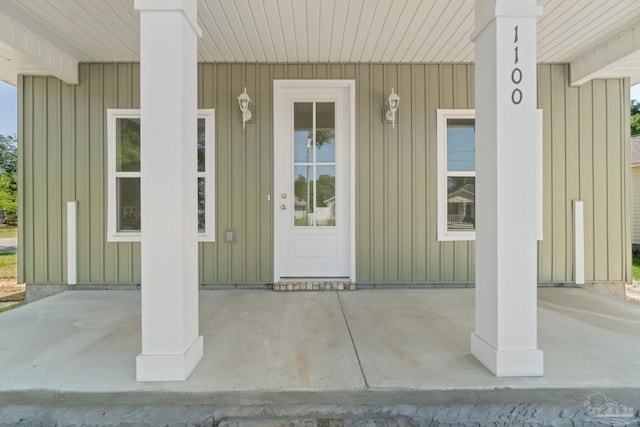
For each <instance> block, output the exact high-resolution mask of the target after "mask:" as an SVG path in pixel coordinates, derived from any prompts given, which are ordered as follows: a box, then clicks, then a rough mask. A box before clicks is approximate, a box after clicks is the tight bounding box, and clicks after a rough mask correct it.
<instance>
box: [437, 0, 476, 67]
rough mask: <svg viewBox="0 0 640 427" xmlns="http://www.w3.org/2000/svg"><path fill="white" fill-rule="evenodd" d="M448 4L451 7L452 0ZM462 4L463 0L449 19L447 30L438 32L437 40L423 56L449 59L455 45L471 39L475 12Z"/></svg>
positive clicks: (445, 60)
mask: <svg viewBox="0 0 640 427" xmlns="http://www.w3.org/2000/svg"><path fill="white" fill-rule="evenodd" d="M449 5H450V6H451V7H453V2H451V3H449ZM464 6H465V5H464V0H462V1H461V2H460V5H459V7H458V8H457V10H456V11H455V13H454V15H453V16H452V17H451V20H450V21H449V25H448V28H447V30H448V31H443V32H442V33H441V34H440V37H439V38H438V41H437V42H436V43H434V44H433V45H432V47H431V49H430V50H429V51H428V52H427V54H426V55H425V57H427V58H442V61H443V62H447V61H451V59H449V58H450V57H451V54H452V52H453V51H454V50H455V49H456V47H457V46H459V45H460V44H461V43H462V42H463V40H465V39H466V40H469V39H471V34H472V32H473V28H474V23H475V13H473V11H472V10H469V8H467V7H464ZM451 30H453V31H451Z"/></svg>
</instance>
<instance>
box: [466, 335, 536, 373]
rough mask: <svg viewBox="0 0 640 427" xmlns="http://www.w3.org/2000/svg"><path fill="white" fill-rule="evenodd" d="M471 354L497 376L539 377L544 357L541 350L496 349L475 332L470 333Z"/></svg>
mask: <svg viewBox="0 0 640 427" xmlns="http://www.w3.org/2000/svg"><path fill="white" fill-rule="evenodd" d="M471 354H473V356H474V357H475V358H476V359H478V361H479V362H480V363H482V364H483V365H484V366H486V367H487V369H489V370H490V371H491V372H493V373H494V374H495V375H496V376H497V377H541V376H542V375H543V374H544V358H543V353H542V351H541V350H538V349H531V350H497V349H495V348H494V347H493V346H492V345H490V344H488V343H487V342H486V341H485V340H483V339H482V338H481V337H480V336H478V335H476V334H475V333H472V334H471Z"/></svg>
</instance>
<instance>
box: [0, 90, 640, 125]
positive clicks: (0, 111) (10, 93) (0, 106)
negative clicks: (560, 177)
mask: <svg viewBox="0 0 640 427" xmlns="http://www.w3.org/2000/svg"><path fill="white" fill-rule="evenodd" d="M631 99H635V100H638V101H640V84H638V85H635V86H633V87H632V88H631ZM17 102H18V97H17V93H16V88H15V87H13V86H11V85H8V84H6V83H4V82H0V135H13V134H17V133H18V131H17V127H18V115H17Z"/></svg>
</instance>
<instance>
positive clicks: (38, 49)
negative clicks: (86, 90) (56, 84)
mask: <svg viewBox="0 0 640 427" xmlns="http://www.w3.org/2000/svg"><path fill="white" fill-rule="evenodd" d="M0 55H2V56H5V55H6V56H10V57H5V59H7V60H10V61H9V62H15V74H16V75H17V74H34V71H33V70H34V69H36V70H38V71H36V72H35V73H37V74H45V75H52V76H55V77H57V78H59V79H60V80H62V81H64V82H66V83H68V84H78V62H79V61H78V60H77V59H76V58H74V57H73V56H71V55H70V54H68V53H66V52H64V51H63V50H61V49H59V48H57V47H56V46H54V45H53V44H51V43H50V42H48V41H47V40H46V39H45V38H44V37H42V36H40V35H39V34H37V33H36V32H34V31H33V30H31V29H29V28H27V27H25V26H24V25H22V24H20V23H18V22H17V21H15V20H14V19H13V18H11V17H10V16H8V15H5V14H4V13H2V12H0ZM12 60H15V61H12ZM25 61H26V63H28V64H29V66H28V67H26V68H25V67H23V66H21V65H20V64H23V65H24V62H25ZM12 71H13V70H12Z"/></svg>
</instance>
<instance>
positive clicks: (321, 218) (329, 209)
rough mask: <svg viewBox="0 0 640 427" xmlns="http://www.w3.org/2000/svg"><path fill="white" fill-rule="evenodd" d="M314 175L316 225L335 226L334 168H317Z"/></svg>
mask: <svg viewBox="0 0 640 427" xmlns="http://www.w3.org/2000/svg"><path fill="white" fill-rule="evenodd" d="M316 174H317V176H318V179H317V180H316V197H317V198H316V212H315V216H316V218H315V220H316V225H317V226H319V227H321V226H334V225H336V167H335V166H317V167H316Z"/></svg>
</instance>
